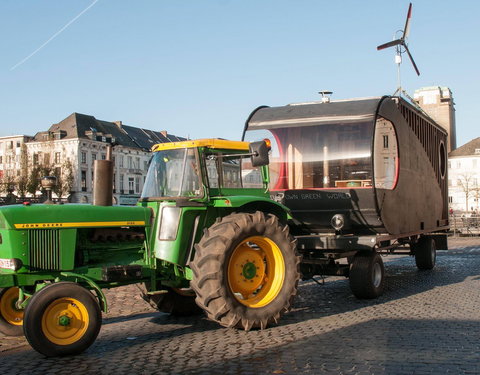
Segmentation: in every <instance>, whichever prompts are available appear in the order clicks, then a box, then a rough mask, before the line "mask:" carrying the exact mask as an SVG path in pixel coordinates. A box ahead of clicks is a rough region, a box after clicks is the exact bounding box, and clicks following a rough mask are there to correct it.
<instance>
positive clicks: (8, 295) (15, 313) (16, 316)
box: [0, 287, 23, 336]
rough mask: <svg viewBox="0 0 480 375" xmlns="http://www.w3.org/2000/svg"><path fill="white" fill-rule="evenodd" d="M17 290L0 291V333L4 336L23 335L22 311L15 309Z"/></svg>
mask: <svg viewBox="0 0 480 375" xmlns="http://www.w3.org/2000/svg"><path fill="white" fill-rule="evenodd" d="M17 300H18V288H17V287H12V288H5V289H0V332H1V333H3V334H4V335H5V336H22V335H23V310H20V309H17V308H16V307H15V302H17Z"/></svg>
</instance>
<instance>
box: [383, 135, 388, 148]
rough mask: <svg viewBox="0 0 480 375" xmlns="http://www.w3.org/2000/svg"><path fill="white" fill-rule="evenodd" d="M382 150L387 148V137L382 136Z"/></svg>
mask: <svg viewBox="0 0 480 375" xmlns="http://www.w3.org/2000/svg"><path fill="white" fill-rule="evenodd" d="M383 148H388V135H384V136H383Z"/></svg>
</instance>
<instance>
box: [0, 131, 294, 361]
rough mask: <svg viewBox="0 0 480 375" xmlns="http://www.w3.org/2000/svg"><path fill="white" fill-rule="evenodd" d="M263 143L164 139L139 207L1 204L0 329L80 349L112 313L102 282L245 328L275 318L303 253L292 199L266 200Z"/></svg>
mask: <svg viewBox="0 0 480 375" xmlns="http://www.w3.org/2000/svg"><path fill="white" fill-rule="evenodd" d="M268 150H269V147H268V143H267V142H264V141H262V142H254V143H251V144H250V143H247V142H234V141H226V140H218V139H203V140H196V141H184V142H176V143H167V144H159V145H156V146H154V148H153V157H152V160H151V164H150V167H149V171H148V174H147V177H146V181H145V184H144V189H143V192H142V195H141V198H140V201H139V203H138V204H137V206H136V207H120V206H100V205H74V204H65V205H59V204H38V205H34V204H32V205H31V204H28V203H26V204H23V205H16V206H5V207H1V208H0V288H2V289H1V293H0V331H1V332H2V333H4V334H5V335H21V334H25V336H26V338H27V340H28V341H29V343H30V344H31V346H32V347H33V348H34V349H35V350H37V351H39V352H40V353H43V354H44V355H47V356H57V355H68V354H76V353H80V352H82V351H84V350H85V349H87V348H88V347H89V346H90V345H91V344H92V343H93V342H94V341H95V339H96V337H97V335H98V333H99V331H100V326H101V318H102V317H101V312H102V311H103V312H107V311H108V308H107V301H106V298H105V295H104V293H103V291H102V290H103V289H104V288H114V287H118V286H121V285H126V284H133V283H138V284H141V285H143V288H144V295H145V298H146V299H147V300H149V301H150V302H151V303H153V304H154V305H155V306H157V307H158V308H159V309H160V310H162V311H166V312H169V313H172V314H179V315H185V314H192V313H195V312H196V311H197V310H198V309H202V310H203V311H205V312H206V314H207V316H208V318H210V319H211V320H214V321H216V322H218V323H219V324H221V325H222V326H225V327H236V328H240V329H245V330H249V329H252V328H265V327H267V326H268V325H269V324H271V323H274V322H277V321H278V319H279V318H280V315H281V314H282V313H284V312H285V311H287V310H288V309H289V308H290V306H291V303H292V298H293V297H294V296H295V294H296V291H297V283H298V280H299V277H300V274H299V262H300V257H299V256H298V255H297V253H296V246H295V241H294V240H293V238H292V237H291V236H290V234H289V229H288V226H287V225H286V223H287V220H288V218H289V214H288V211H287V209H286V208H285V207H284V206H282V205H281V204H279V203H276V202H273V201H272V200H270V199H269V194H268V190H267V185H268V179H269V172H268V167H267V164H268ZM98 163H107V164H108V163H110V169H109V170H111V169H112V168H111V163H112V162H111V161H109V160H104V161H97V165H96V172H95V179H96V180H97V181H98V180H102V179H103V180H107V181H111V177H112V176H111V175H109V173H106V175H105V174H104V173H102V172H98V171H99V170H100V169H99V168H97V167H98ZM107 186H108V184H107ZM105 190H110V191H111V189H108V188H107V189H105ZM96 193H98V192H96ZM107 193H108V191H107ZM110 194H111V193H110ZM100 201H102V200H101V199H100ZM104 201H107V202H108V201H110V202H111V196H110V197H108V195H107V198H106V199H104Z"/></svg>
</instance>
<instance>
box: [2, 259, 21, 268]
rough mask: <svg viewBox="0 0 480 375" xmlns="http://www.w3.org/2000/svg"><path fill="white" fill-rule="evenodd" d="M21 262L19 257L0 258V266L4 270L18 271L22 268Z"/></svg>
mask: <svg viewBox="0 0 480 375" xmlns="http://www.w3.org/2000/svg"><path fill="white" fill-rule="evenodd" d="M22 266H23V263H22V261H21V260H20V259H17V258H13V259H0V268H3V269H6V270H13V271H18V270H19V269H20V268H22Z"/></svg>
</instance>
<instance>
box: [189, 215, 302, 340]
mask: <svg viewBox="0 0 480 375" xmlns="http://www.w3.org/2000/svg"><path fill="white" fill-rule="evenodd" d="M249 257H250V258H251V259H250V260H249V259H248V258H249ZM191 268H192V271H193V275H194V277H193V280H192V282H191V283H190V284H191V287H192V289H193V290H194V291H195V293H196V295H197V299H196V301H197V304H198V305H199V306H200V307H201V308H202V309H203V310H204V311H205V312H206V314H207V316H208V318H209V319H211V320H213V321H215V322H218V323H219V324H221V325H222V326H224V327H235V328H241V329H244V330H246V331H248V330H250V329H252V328H261V329H263V328H266V327H267V326H268V325H269V324H271V323H277V322H278V320H279V318H280V316H281V315H282V314H283V313H285V312H286V311H288V310H289V309H290V308H291V304H292V301H293V298H294V296H295V295H296V294H297V285H298V281H299V279H300V256H298V255H297V251H296V243H295V240H294V239H293V238H292V237H291V236H290V234H289V228H288V226H287V225H284V226H282V225H281V224H280V222H279V220H278V218H277V217H276V216H274V215H268V216H267V217H265V215H264V214H263V213H262V212H259V211H257V212H255V213H253V214H252V213H235V214H231V215H228V216H226V217H223V218H221V219H218V220H217V221H216V223H214V224H213V225H212V226H211V227H210V228H208V229H207V230H205V232H204V235H203V237H202V239H201V240H200V242H199V243H198V245H197V246H196V253H195V257H194V260H193V262H192V263H191ZM257 284H258V286H257ZM242 292H243V294H242Z"/></svg>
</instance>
